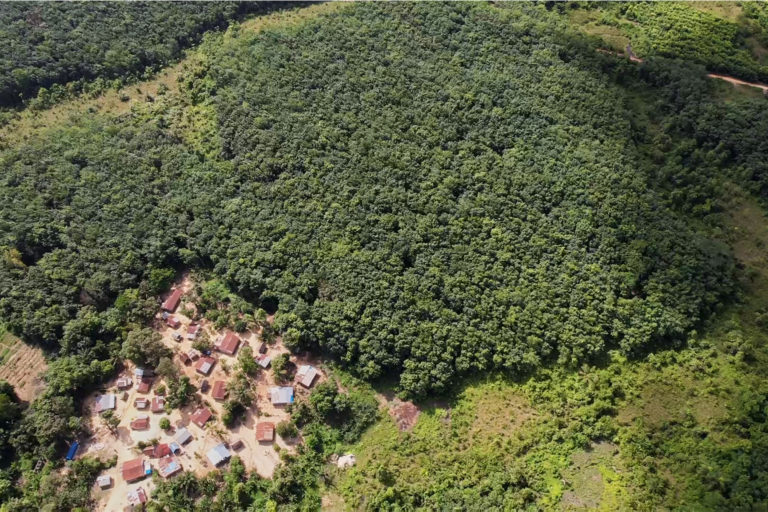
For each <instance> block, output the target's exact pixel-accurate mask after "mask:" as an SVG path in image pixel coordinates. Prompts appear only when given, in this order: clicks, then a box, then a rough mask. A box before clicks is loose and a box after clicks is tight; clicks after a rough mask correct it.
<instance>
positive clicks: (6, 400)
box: [0, 380, 21, 501]
mask: <svg viewBox="0 0 768 512" xmlns="http://www.w3.org/2000/svg"><path fill="white" fill-rule="evenodd" d="M20 418H21V404H20V403H19V397H17V396H16V392H15V391H14V390H13V386H11V385H10V384H8V383H7V382H5V381H4V380H0V466H5V465H7V464H8V463H10V461H11V460H12V457H11V450H10V448H11V446H10V437H11V432H13V429H14V428H15V427H16V424H17V423H18V421H19V419H20ZM0 501H2V492H1V491H0Z"/></svg>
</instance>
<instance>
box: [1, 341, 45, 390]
mask: <svg viewBox="0 0 768 512" xmlns="http://www.w3.org/2000/svg"><path fill="white" fill-rule="evenodd" d="M47 368H48V365H47V364H46V362H45V357H44V356H43V351H42V350H40V349H39V348H37V347H33V346H30V345H27V344H25V343H24V342H23V341H21V340H20V339H18V338H17V337H15V336H13V335H11V334H10V333H4V334H2V335H0V380H5V381H8V382H9V383H10V384H12V385H13V387H14V388H15V389H16V394H17V395H18V396H19V398H21V399H22V400H24V401H26V402H29V401H31V400H32V399H33V398H34V397H35V396H37V395H38V394H39V393H40V391H42V389H43V387H44V386H45V383H44V382H43V380H42V374H43V372H45V370H46V369H47Z"/></svg>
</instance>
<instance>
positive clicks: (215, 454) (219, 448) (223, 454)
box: [206, 443, 231, 466]
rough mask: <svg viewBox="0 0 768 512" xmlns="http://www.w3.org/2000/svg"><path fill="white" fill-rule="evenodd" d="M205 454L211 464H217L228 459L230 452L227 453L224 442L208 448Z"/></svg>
mask: <svg viewBox="0 0 768 512" xmlns="http://www.w3.org/2000/svg"><path fill="white" fill-rule="evenodd" d="M206 456H207V457H208V460H210V461H211V464H213V465H214V466H218V465H219V464H221V463H222V462H224V461H226V460H227V459H229V457H230V456H231V454H230V453H229V449H228V448H227V446H226V445H225V444H224V443H221V444H218V445H216V446H214V447H213V448H211V449H210V450H208V453H206Z"/></svg>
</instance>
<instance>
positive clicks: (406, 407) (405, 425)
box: [387, 398, 420, 432]
mask: <svg viewBox="0 0 768 512" xmlns="http://www.w3.org/2000/svg"><path fill="white" fill-rule="evenodd" d="M387 411H388V412H389V415H390V416H392V418H394V420H395V423H397V428H398V429H400V431H401V432H404V431H406V430H411V429H412V428H413V426H414V425H416V421H418V419H419V414H420V411H419V408H418V407H417V406H416V404H414V403H413V402H403V401H402V400H400V399H399V398H395V399H394V400H392V402H390V403H389V407H388V408H387Z"/></svg>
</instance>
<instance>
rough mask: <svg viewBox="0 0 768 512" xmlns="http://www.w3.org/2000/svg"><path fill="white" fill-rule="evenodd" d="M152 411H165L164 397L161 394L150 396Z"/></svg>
mask: <svg viewBox="0 0 768 512" xmlns="http://www.w3.org/2000/svg"><path fill="white" fill-rule="evenodd" d="M152 412H153V413H159V412H165V398H163V397H161V396H154V397H152Z"/></svg>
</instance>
